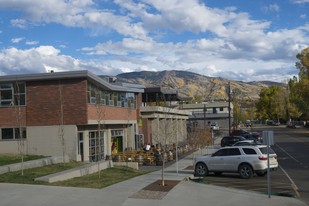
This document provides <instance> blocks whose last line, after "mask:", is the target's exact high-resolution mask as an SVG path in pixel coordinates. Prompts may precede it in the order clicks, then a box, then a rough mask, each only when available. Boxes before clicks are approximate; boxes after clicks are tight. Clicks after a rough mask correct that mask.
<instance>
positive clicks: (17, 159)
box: [0, 155, 44, 166]
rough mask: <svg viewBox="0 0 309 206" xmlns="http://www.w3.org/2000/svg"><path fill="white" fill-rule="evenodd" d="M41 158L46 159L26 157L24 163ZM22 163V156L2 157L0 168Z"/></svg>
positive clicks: (0, 157)
mask: <svg viewBox="0 0 309 206" xmlns="http://www.w3.org/2000/svg"><path fill="white" fill-rule="evenodd" d="M41 158H44V156H39V155H24V161H29V160H36V159H41ZM20 162H21V156H20V155H0V166H3V165H9V164H14V163H20Z"/></svg>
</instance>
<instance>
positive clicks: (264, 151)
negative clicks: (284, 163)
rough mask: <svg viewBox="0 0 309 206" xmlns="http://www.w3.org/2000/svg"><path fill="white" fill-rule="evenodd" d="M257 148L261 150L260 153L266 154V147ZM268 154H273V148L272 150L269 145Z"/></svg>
mask: <svg viewBox="0 0 309 206" xmlns="http://www.w3.org/2000/svg"><path fill="white" fill-rule="evenodd" d="M259 149H260V151H261V152H262V154H267V147H260V148H259ZM269 154H275V152H274V150H272V149H271V148H270V147H269Z"/></svg>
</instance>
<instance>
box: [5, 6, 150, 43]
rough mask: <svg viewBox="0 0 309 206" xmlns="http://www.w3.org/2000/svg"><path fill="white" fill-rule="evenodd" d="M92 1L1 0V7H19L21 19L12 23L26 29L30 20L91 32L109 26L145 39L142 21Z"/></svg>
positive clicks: (121, 32)
mask: <svg viewBox="0 0 309 206" xmlns="http://www.w3.org/2000/svg"><path fill="white" fill-rule="evenodd" d="M94 5H95V3H94V2H93V1H92V0H71V1H63V0H44V1H32V0H24V1H19V0H10V1H9V2H8V1H6V0H0V9H6V10H8V9H10V10H19V11H21V12H23V13H24V18H23V19H14V20H11V24H12V25H13V26H16V27H19V28H26V27H27V25H28V24H29V22H30V23H33V24H40V23H59V24H62V25H64V26H69V27H78V28H88V29H91V30H92V31H93V34H97V33H102V32H103V31H104V32H106V29H107V28H109V29H111V30H114V31H116V32H118V33H120V34H122V35H125V36H131V37H134V38H140V39H145V38H147V32H146V31H145V30H144V29H143V26H142V24H141V23H134V22H132V20H131V19H130V18H128V17H126V16H120V15H116V14H114V13H113V11H109V10H99V9H95V8H94Z"/></svg>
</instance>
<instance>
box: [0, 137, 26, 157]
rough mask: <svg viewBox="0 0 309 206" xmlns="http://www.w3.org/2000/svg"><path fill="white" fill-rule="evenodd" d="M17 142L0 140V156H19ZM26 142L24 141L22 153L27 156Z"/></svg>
mask: <svg viewBox="0 0 309 206" xmlns="http://www.w3.org/2000/svg"><path fill="white" fill-rule="evenodd" d="M20 144H21V142H20V141H19V140H2V141H0V154H19V153H20V148H21V147H20ZM27 151H28V150H27V141H24V153H25V154H27Z"/></svg>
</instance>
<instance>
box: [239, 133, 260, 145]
mask: <svg viewBox="0 0 309 206" xmlns="http://www.w3.org/2000/svg"><path fill="white" fill-rule="evenodd" d="M241 136H243V137H244V138H246V139H247V140H253V141H255V142H260V143H262V142H263V138H262V137H261V136H260V134H259V133H258V132H252V133H248V134H242V135H241Z"/></svg>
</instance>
